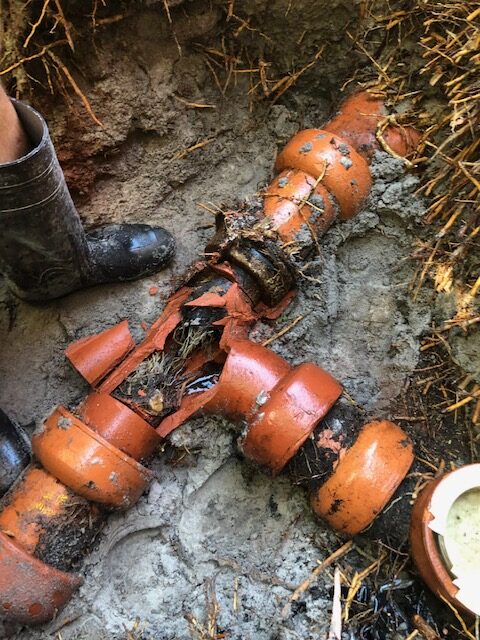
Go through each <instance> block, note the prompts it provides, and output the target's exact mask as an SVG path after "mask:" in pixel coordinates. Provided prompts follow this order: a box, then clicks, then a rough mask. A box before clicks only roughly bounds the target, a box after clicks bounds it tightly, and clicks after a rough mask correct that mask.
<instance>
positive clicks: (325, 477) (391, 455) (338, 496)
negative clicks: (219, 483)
mask: <svg viewBox="0 0 480 640" xmlns="http://www.w3.org/2000/svg"><path fill="white" fill-rule="evenodd" d="M341 394H342V387H341V385H340V384H339V383H338V382H337V381H336V380H335V379H334V378H333V377H332V376H331V375H330V374H329V373H327V372H326V371H324V370H323V369H321V368H320V367H318V366H317V365H314V364H311V363H305V364H302V365H300V366H298V367H294V368H292V367H290V366H289V365H288V364H287V363H286V362H285V360H283V358H281V357H280V356H278V355H276V354H274V353H272V352H270V351H269V350H268V349H266V348H265V347H262V346H260V345H258V344H254V343H252V342H249V341H239V342H233V343H232V344H231V346H230V352H229V355H228V357H227V360H226V362H225V365H224V367H223V371H222V374H221V376H220V378H219V381H218V383H217V385H216V388H215V395H214V396H213V398H212V399H210V400H209V401H208V403H207V404H206V406H205V407H204V408H203V411H207V412H212V413H217V414H221V415H224V416H227V417H229V418H231V419H235V420H236V421H237V422H240V423H242V424H246V425H247V426H246V427H245V430H244V433H243V435H242V436H241V437H240V441H239V446H240V449H241V450H242V452H243V454H244V455H245V457H247V458H249V459H250V460H252V461H253V462H255V463H256V464H258V465H259V466H260V467H262V468H264V469H266V470H267V471H269V472H270V473H272V474H274V475H276V474H278V473H280V471H282V470H283V469H284V468H285V466H286V465H287V463H289V462H290V461H291V460H292V458H293V457H294V456H295V455H298V452H299V451H300V450H301V448H302V447H303V446H304V443H305V442H306V441H307V439H312V436H313V441H314V448H315V453H314V456H312V455H311V453H309V454H308V455H307V452H306V450H304V451H301V454H302V455H303V456H305V460H306V462H307V465H306V466H305V467H304V474H305V475H304V477H303V484H304V485H305V486H307V487H309V488H310V489H311V499H312V507H313V509H314V511H315V513H316V514H317V515H319V516H320V517H322V518H323V519H324V520H326V521H327V522H328V524H329V525H330V526H331V527H332V528H333V529H335V530H337V531H339V532H341V533H343V534H346V535H349V536H353V535H355V534H357V533H359V532H360V531H362V530H363V529H365V528H366V527H368V525H369V524H370V523H371V522H372V521H373V520H374V519H375V517H376V516H377V515H378V514H379V513H380V512H381V510H382V509H383V508H384V507H385V505H386V504H387V503H388V501H389V500H390V498H391V497H392V496H393V494H394V493H395V490H396V489H397V488H398V486H399V485H400V483H401V481H402V480H403V479H404V478H405V476H406V474H407V472H408V469H409V468H410V466H411V464H412V462H413V449H412V443H411V441H410V439H409V438H408V436H407V435H406V434H405V432H404V431H402V429H400V427H398V426H397V425H395V424H393V423H392V422H389V421H387V420H377V421H372V422H368V423H367V424H364V425H362V424H358V420H357V421H352V420H351V419H349V417H348V415H346V414H345V412H343V416H342V418H341V419H340V414H339V413H338V411H337V413H336V415H335V416H332V418H331V419H329V418H328V415H329V412H330V410H331V409H332V407H333V406H334V405H335V403H336V402H337V401H338V400H339V398H340V396H341ZM332 427H333V428H332ZM334 429H335V431H334ZM309 458H313V459H312V465H311V464H310V463H309V461H308V460H309ZM315 461H316V464H315ZM307 469H308V471H307ZM289 471H290V474H291V475H292V476H293V479H294V480H296V479H297V477H298V476H297V474H296V473H295V467H291V468H290V470H287V473H288V472H289ZM312 478H315V479H318V478H322V481H321V485H320V486H318V482H313V484H312ZM305 481H306V482H305Z"/></svg>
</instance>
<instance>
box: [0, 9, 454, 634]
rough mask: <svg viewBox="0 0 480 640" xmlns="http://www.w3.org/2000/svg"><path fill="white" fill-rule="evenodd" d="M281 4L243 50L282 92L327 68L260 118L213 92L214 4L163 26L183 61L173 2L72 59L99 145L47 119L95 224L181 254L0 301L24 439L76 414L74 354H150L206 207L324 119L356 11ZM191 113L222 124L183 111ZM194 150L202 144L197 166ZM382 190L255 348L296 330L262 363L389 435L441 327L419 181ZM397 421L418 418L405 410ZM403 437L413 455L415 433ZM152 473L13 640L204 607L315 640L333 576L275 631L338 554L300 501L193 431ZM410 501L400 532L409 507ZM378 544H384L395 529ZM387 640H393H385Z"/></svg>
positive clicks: (235, 622) (193, 425)
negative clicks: (422, 290)
mask: <svg viewBox="0 0 480 640" xmlns="http://www.w3.org/2000/svg"><path fill="white" fill-rule="evenodd" d="M290 4H292V3H290ZM293 4H294V5H296V6H294V7H292V8H291V14H288V15H287V17H286V16H285V14H286V12H287V10H288V7H289V3H288V2H286V1H280V0H276V1H275V2H266V1H264V2H258V3H257V2H255V3H254V2H248V3H245V7H243V8H242V10H243V11H245V15H250V16H253V18H254V20H255V21H254V24H255V25H257V26H258V28H259V29H261V30H262V33H263V32H264V31H265V32H266V33H268V34H271V35H268V37H271V38H272V41H271V42H269V41H268V40H267V39H265V41H263V38H262V37H260V36H257V38H256V39H253V41H252V42H250V46H251V47H254V46H257V49H256V50H254V49H253V48H252V49H250V50H251V51H254V53H255V55H257V56H259V55H261V54H264V55H265V56H266V55H267V54H268V55H270V56H272V58H270V59H275V65H274V67H273V68H274V69H275V70H276V71H277V72H278V73H282V72H285V71H287V70H291V69H292V68H293V60H295V65H296V64H299V65H301V64H304V63H305V62H307V61H308V60H310V59H311V58H312V55H314V54H315V52H316V51H317V50H318V47H319V46H320V44H326V45H327V53H326V55H325V56H324V58H322V59H320V61H319V62H318V63H317V64H316V65H315V67H313V68H312V69H311V70H309V72H308V74H305V75H304V76H302V79H301V80H300V81H299V82H298V84H297V85H296V86H294V87H293V88H291V89H290V90H289V92H287V93H286V94H285V96H284V98H282V99H281V100H280V101H278V103H276V104H274V105H272V104H271V102H268V101H261V100H256V101H255V103H254V105H253V108H252V105H251V101H250V98H249V95H248V91H249V84H248V78H247V75H248V74H238V75H237V76H235V79H232V80H231V81H230V83H229V84H228V86H227V88H226V90H225V95H224V96H222V95H221V94H220V92H219V90H218V87H217V86H216V83H215V81H214V80H213V77H212V75H211V72H210V70H209V68H208V66H207V65H206V64H205V61H204V56H203V49H202V48H201V47H202V46H208V45H209V43H210V42H215V43H217V41H218V40H217V38H218V35H219V34H221V32H222V30H223V29H224V24H225V14H224V11H223V9H222V7H221V4H220V3H216V2H213V3H211V4H210V3H205V2H200V1H194V2H187V3H186V4H185V5H183V6H180V7H178V8H176V9H175V10H174V9H173V8H172V16H173V28H174V30H175V34H176V40H177V42H175V39H174V38H173V37H172V32H171V27H170V26H169V24H168V21H167V19H166V17H165V14H164V11H163V3H161V2H160V3H155V2H146V3H145V5H142V8H141V10H139V11H138V12H136V13H135V14H134V15H131V16H129V17H127V18H126V19H124V20H121V21H119V22H118V24H115V25H113V26H112V27H110V28H109V31H108V37H106V36H102V37H100V35H97V36H96V40H95V44H96V48H95V54H94V55H93V54H92V47H91V42H86V43H83V44H81V45H80V50H79V51H78V52H77V57H78V59H80V60H82V72H83V81H82V82H83V85H82V86H83V88H84V90H85V92H86V93H88V96H89V99H90V100H91V103H92V106H93V108H94V110H95V113H96V114H97V116H98V117H99V118H100V119H101V121H102V122H103V125H104V127H103V128H98V127H97V126H96V125H95V124H94V123H93V122H92V121H91V120H89V117H88V115H87V114H86V113H85V112H84V111H83V110H82V107H78V106H76V107H75V112H72V110H71V109H70V108H69V107H68V106H65V105H62V104H59V102H58V101H56V100H55V101H54V100H52V99H51V98H49V97H48V96H43V97H41V98H40V99H39V103H38V104H37V105H36V106H40V107H41V108H42V110H43V112H44V114H45V116H46V118H47V120H48V122H49V124H50V127H51V131H52V135H53V137H54V140H55V142H56V145H57V149H58V153H59V157H60V158H61V160H62V162H63V165H64V167H65V171H66V175H67V177H68V179H69V182H70V186H71V189H72V193H73V195H74V197H75V199H76V201H77V203H78V206H79V210H80V213H81V215H82V218H83V220H84V222H85V225H86V226H87V227H91V226H95V225H98V224H101V223H105V222H119V221H122V222H123V221H125V222H149V223H153V224H162V225H164V226H165V227H166V228H167V229H169V230H170V231H171V232H172V233H173V234H174V235H175V237H176V240H177V254H176V257H175V260H174V262H173V264H172V265H171V266H170V267H169V268H168V269H166V270H165V271H164V272H163V273H161V274H158V275H157V276H155V277H152V278H148V279H145V280H142V281H140V282H137V283H130V284H119V285H111V286H102V287H96V288H94V289H91V290H88V291H82V292H78V293H75V294H72V295H70V296H68V297H67V298H65V299H63V300H60V301H56V302H53V303H50V304H46V305H43V306H31V305H28V304H25V303H22V302H20V301H18V300H14V299H13V298H12V297H11V295H10V294H9V293H8V292H7V291H6V290H5V289H2V290H1V301H2V302H3V304H4V306H5V311H4V312H3V313H2V314H1V316H0V339H1V341H2V351H1V355H0V377H1V379H2V385H1V389H0V406H2V408H3V409H4V410H5V411H6V412H7V413H9V414H10V415H11V416H12V417H13V418H15V419H16V420H18V421H19V422H20V423H21V424H24V425H33V423H35V422H38V421H39V420H41V418H42V417H43V416H44V415H45V414H47V412H49V411H50V409H51V408H52V407H53V406H54V405H55V404H58V403H63V404H65V405H67V406H74V405H75V404H76V403H77V402H78V401H80V400H81V399H82V397H83V396H84V395H85V393H86V392H87V390H88V388H87V385H86V384H85V383H84V382H83V381H82V380H81V379H80V377H79V376H78V374H77V373H76V372H75V371H73V370H72V369H71V368H70V367H69V365H68V363H67V362H66V360H65V357H64V355H63V350H64V349H65V347H66V346H67V345H68V344H69V343H70V342H72V341H73V340H76V339H78V338H81V337H83V336H87V335H91V334H93V333H95V332H97V331H101V330H103V329H105V328H108V327H110V326H111V325H113V324H115V323H117V322H119V321H121V320H123V319H125V318H127V319H128V320H129V322H130V326H131V329H132V331H133V334H134V336H135V338H136V339H137V340H140V339H141V337H142V336H143V334H144V328H142V327H145V323H146V324H147V325H148V324H150V323H151V322H153V321H154V320H155V319H156V318H157V317H158V316H159V314H160V313H161V310H162V307H163V303H164V300H165V299H166V297H167V296H168V294H169V293H170V292H171V291H172V289H173V288H174V287H175V283H176V282H177V281H178V280H179V278H180V276H181V274H182V273H183V271H184V270H185V269H186V268H187V267H188V266H189V264H190V263H191V262H192V261H193V260H195V259H196V258H197V257H198V256H199V255H201V253H202V249H203V247H204V246H205V244H206V242H207V241H208V239H209V238H210V237H211V235H212V234H213V232H214V216H213V215H212V213H211V211H209V210H208V209H210V210H212V209H215V206H221V207H222V206H225V207H229V208H232V207H234V206H235V203H236V202H239V201H242V200H245V199H249V198H255V194H256V193H257V192H258V190H259V188H261V187H262V186H264V185H265V184H266V183H267V182H268V181H269V180H270V178H271V177H272V175H273V161H274V158H275V154H276V152H277V149H278V148H279V146H281V145H282V144H283V143H284V142H285V141H286V140H287V139H288V138H289V137H290V136H291V135H292V134H293V133H294V132H296V131H297V130H298V129H299V128H304V127H311V126H319V125H321V123H322V122H324V121H326V120H327V119H328V118H329V117H330V115H331V113H332V111H333V108H334V105H335V100H336V98H337V96H338V93H339V89H340V87H341V86H342V84H343V83H344V81H345V80H346V78H347V77H348V75H349V72H351V67H352V64H353V61H352V55H351V45H350V44H349V41H348V40H347V39H346V36H345V31H346V30H347V29H350V28H353V26H352V25H356V24H357V23H358V16H357V10H358V8H357V7H356V5H354V4H353V3H352V4H351V3H342V2H333V3H331V2H328V3H326V2H320V3H306V2H299V3H293ZM250 5H251V6H250ZM297 5H302V6H301V7H300V6H297ZM307 9H308V10H307ZM326 11H327V13H325V12H326ZM287 13H288V12H287ZM325 15H327V16H328V20H326V19H325ZM268 25H270V27H271V29H270V31H268ZM306 25H307V26H306ZM307 27H308V31H307V33H306V35H304V36H303V39H302V40H301V43H300V44H298V41H299V38H300V36H301V35H302V33H303V32H304V31H305V29H306V28H307ZM282 34H283V35H282ZM285 34H286V35H285ZM247 35H248V34H247ZM244 36H245V34H244V33H243V32H242V34H240V35H239V38H241V37H244ZM287 36H288V37H287ZM295 42H296V43H297V45H295V46H294V43H295ZM255 43H256V44H255ZM259 43H260V44H259ZM179 47H180V48H181V53H180V51H179ZM294 53H295V54H296V55H295V56H294ZM252 55H253V54H252ZM296 68H298V67H296ZM179 97H180V98H181V99H182V100H179V99H178V98H179ZM185 100H187V101H189V102H192V103H202V104H208V105H214V107H215V108H204V109H200V108H190V107H188V106H187V105H186V104H185V102H184V101H185ZM207 141H208V142H207ZM198 143H204V145H203V146H202V147H201V148H198V149H196V150H191V151H189V152H187V150H188V149H189V148H190V149H191V147H192V146H194V145H196V144H198ZM372 174H373V177H374V185H373V189H372V192H371V196H370V199H369V201H368V203H367V205H366V206H365V208H364V210H363V211H362V212H361V214H360V215H359V216H358V217H357V218H355V219H354V220H351V221H349V222H347V223H344V224H341V225H337V226H335V227H334V228H332V229H331V230H330V231H329V232H328V234H327V235H326V237H325V238H324V240H323V242H322V250H321V254H320V255H319V256H318V257H317V258H316V259H315V260H314V261H313V262H312V263H311V264H310V265H309V268H308V270H306V272H305V275H304V277H303V278H302V279H301V280H300V282H299V291H298V296H297V298H296V299H295V300H294V302H293V304H292V305H291V306H290V307H289V308H288V309H287V311H286V312H285V314H284V315H283V316H282V317H281V318H280V319H279V320H278V321H276V323H274V324H272V323H259V324H257V325H256V326H255V327H254V329H253V330H252V333H251V338H252V339H253V340H256V341H262V340H263V339H265V338H268V337H270V336H272V335H273V334H275V333H276V332H277V331H279V330H280V329H281V328H282V327H284V326H286V325H287V324H288V323H290V322H291V321H292V320H293V319H294V318H296V317H297V316H299V315H302V316H303V319H302V320H301V321H300V322H299V323H298V324H297V325H296V326H295V327H294V328H293V329H292V330H291V331H289V332H288V333H287V334H286V335H284V336H283V337H281V338H279V339H278V340H276V341H274V342H273V343H272V345H271V348H272V349H273V350H275V351H277V352H278V353H280V354H281V355H282V356H284V357H285V358H287V359H288V360H289V361H290V362H291V363H292V364H296V363H300V362H303V361H306V360H312V361H315V362H317V363H319V364H321V365H322V366H323V367H325V368H326V369H327V370H328V371H330V372H331V373H332V374H333V375H334V376H336V377H337V378H338V379H339V380H341V381H342V383H343V384H344V386H345V389H346V390H347V392H348V394H349V395H350V397H351V398H352V399H353V401H354V402H356V403H358V404H359V405H361V406H363V407H364V408H365V418H366V419H367V418H368V417H370V416H389V417H395V416H396V415H398V411H399V409H398V407H399V406H400V404H401V399H402V394H403V393H404V391H405V390H406V389H407V386H408V381H409V379H410V377H411V375H412V372H413V371H414V370H415V368H416V367H417V366H418V363H419V340H420V338H421V336H422V335H423V334H424V333H425V332H426V331H427V330H428V327H429V324H430V313H431V305H430V304H429V301H426V300H425V299H423V298H422V296H420V297H419V298H417V300H416V301H415V302H413V301H412V299H411V296H410V295H409V284H410V282H411V280H412V277H413V272H414V267H415V265H414V264H413V263H412V261H411V260H410V255H411V251H412V246H413V242H414V240H415V238H416V237H417V234H418V228H419V227H418V225H419V222H420V219H421V216H422V213H423V212H424V208H425V205H424V203H423V202H422V200H421V199H420V198H419V197H418V196H417V195H416V193H415V191H416V187H417V186H418V179H417V177H415V175H412V174H409V173H406V172H405V170H404V167H403V163H402V162H401V161H398V160H395V159H394V158H392V157H390V156H388V155H387V154H385V153H380V152H379V153H377V155H376V156H375V158H374V159H373V162H372ZM152 287H158V293H156V294H155V295H151V292H150V290H151V288H152ZM152 291H155V289H152ZM401 415H404V416H405V415H409V414H408V413H405V412H404V410H403V409H402V413H401ZM402 426H406V427H409V426H410V428H411V432H412V433H413V435H415V433H416V431H417V425H416V423H412V424H411V425H409V424H408V423H407V424H406V423H405V422H402ZM446 437H448V434H445V438H446ZM439 447H440V445H439ZM460 457H461V456H460ZM153 469H154V471H155V473H156V480H155V481H154V482H153V484H152V486H151V487H150V489H149V491H148V492H147V494H146V495H145V496H144V497H143V498H142V499H141V500H140V502H139V503H138V504H137V505H136V506H135V507H134V508H133V509H131V510H130V511H129V512H128V513H125V514H114V515H112V516H111V517H110V518H109V521H108V524H107V526H106V528H105V529H104V531H103V532H102V534H101V535H100V537H99V538H98V540H97V541H96V545H95V548H94V550H93V552H92V553H91V554H90V555H89V556H87V557H86V558H85V562H84V566H83V568H82V570H81V572H82V574H83V575H84V577H85V584H84V586H83V587H82V588H81V590H80V592H79V594H78V595H77V596H76V597H75V598H74V599H73V601H72V602H71V603H70V604H69V605H68V606H67V608H66V609H65V610H64V611H63V612H62V613H61V614H60V616H59V618H58V619H57V620H55V621H54V622H53V623H52V624H51V625H49V626H48V627H46V628H45V629H42V630H31V631H28V630H23V631H20V632H19V633H18V634H17V635H16V636H15V637H16V638H18V640H20V639H21V640H40V638H42V639H43V638H60V637H61V638H62V639H63V640H81V639H82V640H87V639H88V640H104V639H105V640H117V639H120V638H126V637H127V632H128V631H131V635H130V636H129V637H131V638H137V637H138V638H145V639H153V638H155V639H162V640H163V639H170V638H171V639H175V640H184V639H185V640H186V639H188V638H210V637H211V635H208V633H207V631H206V630H207V629H208V623H209V616H210V618H211V617H212V611H215V607H216V606H218V619H217V633H218V635H217V637H218V638H221V637H225V638H228V639H229V640H234V639H237V640H248V639H252V640H253V639H255V640H274V639H276V640H277V639H278V640H294V639H296V638H302V640H308V639H310V638H311V639H312V640H313V638H323V637H326V634H327V632H328V628H329V624H330V617H331V601H332V593H331V587H332V584H333V580H332V576H333V573H332V572H331V571H329V570H327V571H325V572H324V573H323V574H322V576H321V577H320V579H319V581H318V582H317V583H316V584H315V585H314V587H313V588H312V589H310V590H309V591H308V592H307V593H306V594H305V597H304V598H303V599H302V600H301V601H299V602H298V603H296V605H295V606H292V607H291V608H290V610H289V611H288V613H286V614H285V615H282V611H283V610H284V607H285V605H286V604H287V603H288V601H289V597H290V596H291V594H292V590H293V589H294V588H295V587H296V586H297V585H298V584H300V583H301V582H302V581H303V580H304V579H305V578H306V577H307V576H308V575H309V574H310V573H311V571H312V570H313V569H314V568H315V566H316V563H317V561H319V560H321V559H322V558H324V557H326V556H328V555H329V554H330V553H331V552H332V551H333V550H334V549H335V548H337V547H338V546H340V544H341V541H339V540H338V539H337V537H336V536H335V535H334V534H333V533H332V532H331V531H329V530H328V529H327V528H326V527H324V526H323V525H322V524H321V523H320V522H318V521H317V520H315V518H314V517H313V515H312V513H311V510H310V508H309V506H308V502H307V499H306V496H305V494H304V492H303V491H302V490H301V489H300V488H298V487H294V486H292V485H291V484H290V483H289V482H288V480H286V479H284V478H278V479H275V480H273V479H271V478H268V477H266V476H264V475H262V474H261V473H260V472H259V471H257V470H256V469H254V468H253V467H251V466H249V465H248V464H247V463H245V462H244V461H243V460H242V459H241V458H240V457H239V455H238V454H237V452H236V446H235V432H234V430H233V429H232V428H231V427H230V426H229V425H228V424H227V423H225V422H223V421H221V420H218V419H210V418H209V419H197V420H193V421H190V422H189V423H188V424H186V425H184V426H183V427H182V428H181V429H179V430H178V431H177V432H176V433H175V434H174V435H173V436H172V438H171V442H170V443H169V444H168V445H167V446H166V450H165V451H164V452H163V453H162V454H161V455H159V456H158V457H157V459H156V460H155V462H154V464H153ZM424 470H425V469H424ZM404 500H405V503H406V504H407V512H408V509H409V506H410V505H409V497H408V496H407V495H405V496H404ZM401 517H402V518H403V519H404V520H405V518H408V513H407V514H405V513H403V514H402V516H401ZM389 526H390V527H391V528H392V529H394V528H395V526H396V523H395V521H394V519H393V518H391V519H390V521H389ZM404 529H405V527H403V529H402V530H404ZM372 538H374V536H373V534H369V533H368V532H367V534H365V536H359V544H360V545H361V546H362V547H364V548H367V549H370V550H372V549H375V548H376V547H375V544H374V543H373V542H372ZM372 553H376V552H375V551H372ZM343 562H344V565H345V566H347V568H349V570H352V567H356V566H358V567H359V568H364V567H365V566H366V564H367V563H369V561H367V560H365V558H364V557H362V556H359V555H357V554H356V553H354V554H352V555H350V556H348V557H347V559H346V560H344V561H343ZM409 577H410V575H409ZM416 584H417V585H418V584H419V583H416ZM419 588H421V587H419ZM202 629H203V632H202ZM202 633H203V635H202ZM222 633H224V634H225V635H224V636H223V635H222ZM405 635H407V634H404V635H403V636H401V637H405ZM352 637H353V636H352ZM382 637H391V638H394V637H400V636H395V632H394V628H393V625H392V629H391V633H390V634H388V633H387V634H386V635H384V636H382Z"/></svg>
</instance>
